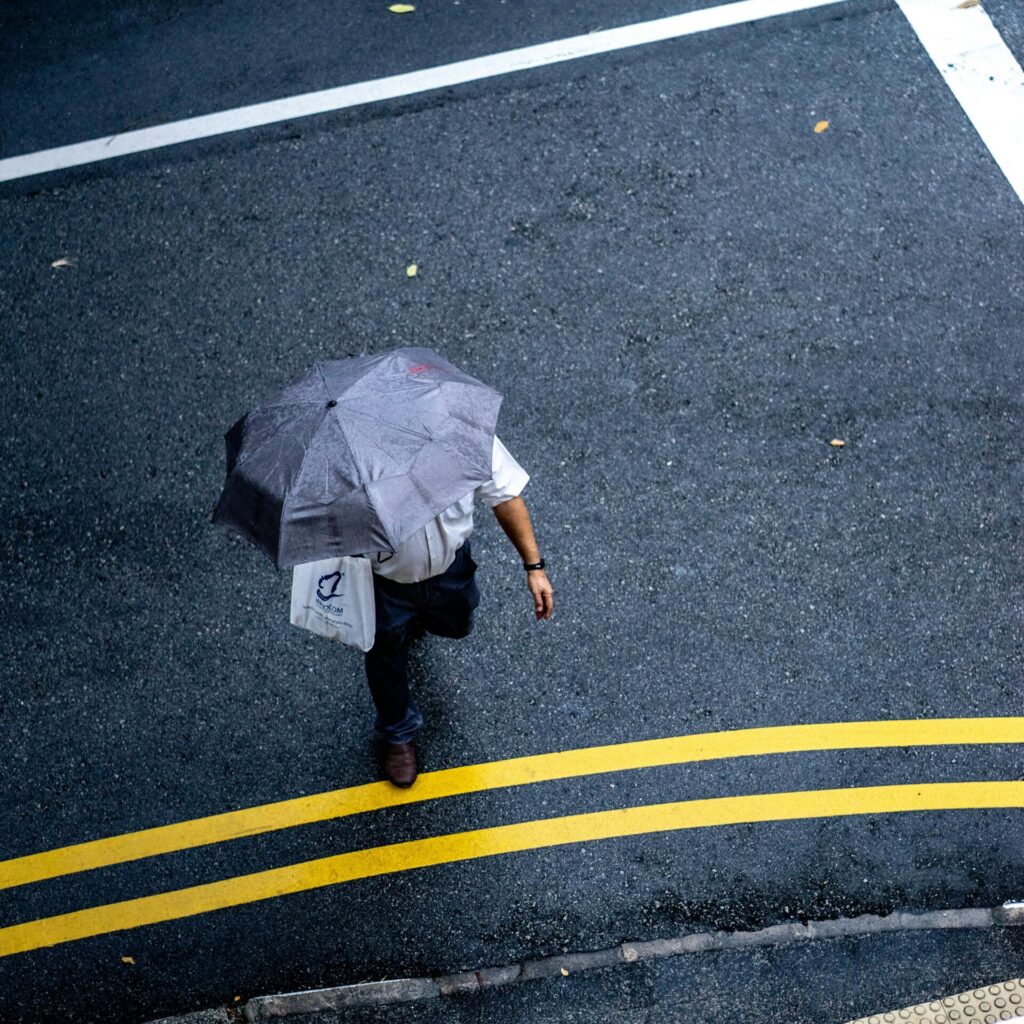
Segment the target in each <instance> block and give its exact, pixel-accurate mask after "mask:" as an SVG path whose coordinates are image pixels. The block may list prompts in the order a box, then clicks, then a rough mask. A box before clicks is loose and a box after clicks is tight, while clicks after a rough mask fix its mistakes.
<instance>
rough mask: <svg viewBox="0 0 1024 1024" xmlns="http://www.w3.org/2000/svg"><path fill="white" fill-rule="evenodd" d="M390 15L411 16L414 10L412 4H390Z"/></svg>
mask: <svg viewBox="0 0 1024 1024" xmlns="http://www.w3.org/2000/svg"><path fill="white" fill-rule="evenodd" d="M388 10H389V11H391V13H392V14H411V13H412V12H413V11H415V10H416V6H415V5H414V4H392V5H391V6H390V7H389V8H388Z"/></svg>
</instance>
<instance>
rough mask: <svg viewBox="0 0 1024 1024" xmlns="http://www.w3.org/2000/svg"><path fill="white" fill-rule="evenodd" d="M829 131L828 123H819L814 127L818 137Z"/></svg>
mask: <svg viewBox="0 0 1024 1024" xmlns="http://www.w3.org/2000/svg"><path fill="white" fill-rule="evenodd" d="M827 129H828V121H819V122H818V123H817V124H816V125H815V126H814V131H815V133H816V134H818V135H820V134H821V133H822V132H823V131H826V130H827Z"/></svg>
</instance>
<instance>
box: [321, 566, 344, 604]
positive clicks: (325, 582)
mask: <svg viewBox="0 0 1024 1024" xmlns="http://www.w3.org/2000/svg"><path fill="white" fill-rule="evenodd" d="M340 586H341V573H340V572H339V571H338V570H335V571H334V572H329V573H328V574H327V575H326V576H321V577H320V579H319V580H318V581H317V585H316V596H317V597H319V598H320V600H321V601H330V600H331V598H333V597H337V596H338V588H339V587H340Z"/></svg>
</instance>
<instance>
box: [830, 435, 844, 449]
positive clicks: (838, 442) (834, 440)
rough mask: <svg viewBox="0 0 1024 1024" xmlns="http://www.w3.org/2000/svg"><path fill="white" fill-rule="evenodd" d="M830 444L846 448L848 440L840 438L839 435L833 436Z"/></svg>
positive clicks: (834, 446)
mask: <svg viewBox="0 0 1024 1024" xmlns="http://www.w3.org/2000/svg"><path fill="white" fill-rule="evenodd" d="M829 444H830V445H832V447H833V448H845V447H846V442H845V441H842V440H840V439H839V438H838V437H833V438H832V440H831V441H829Z"/></svg>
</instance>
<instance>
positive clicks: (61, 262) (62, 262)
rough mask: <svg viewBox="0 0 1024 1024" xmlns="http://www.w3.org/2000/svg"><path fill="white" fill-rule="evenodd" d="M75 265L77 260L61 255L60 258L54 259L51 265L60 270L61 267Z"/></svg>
mask: <svg viewBox="0 0 1024 1024" xmlns="http://www.w3.org/2000/svg"><path fill="white" fill-rule="evenodd" d="M74 265H75V261H74V260H70V259H68V258H67V256H61V258H60V259H59V260H54V261H53V262H52V263H51V264H50V266H51V267H53V269H54V270H60V268H61V267H73V266H74Z"/></svg>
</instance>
